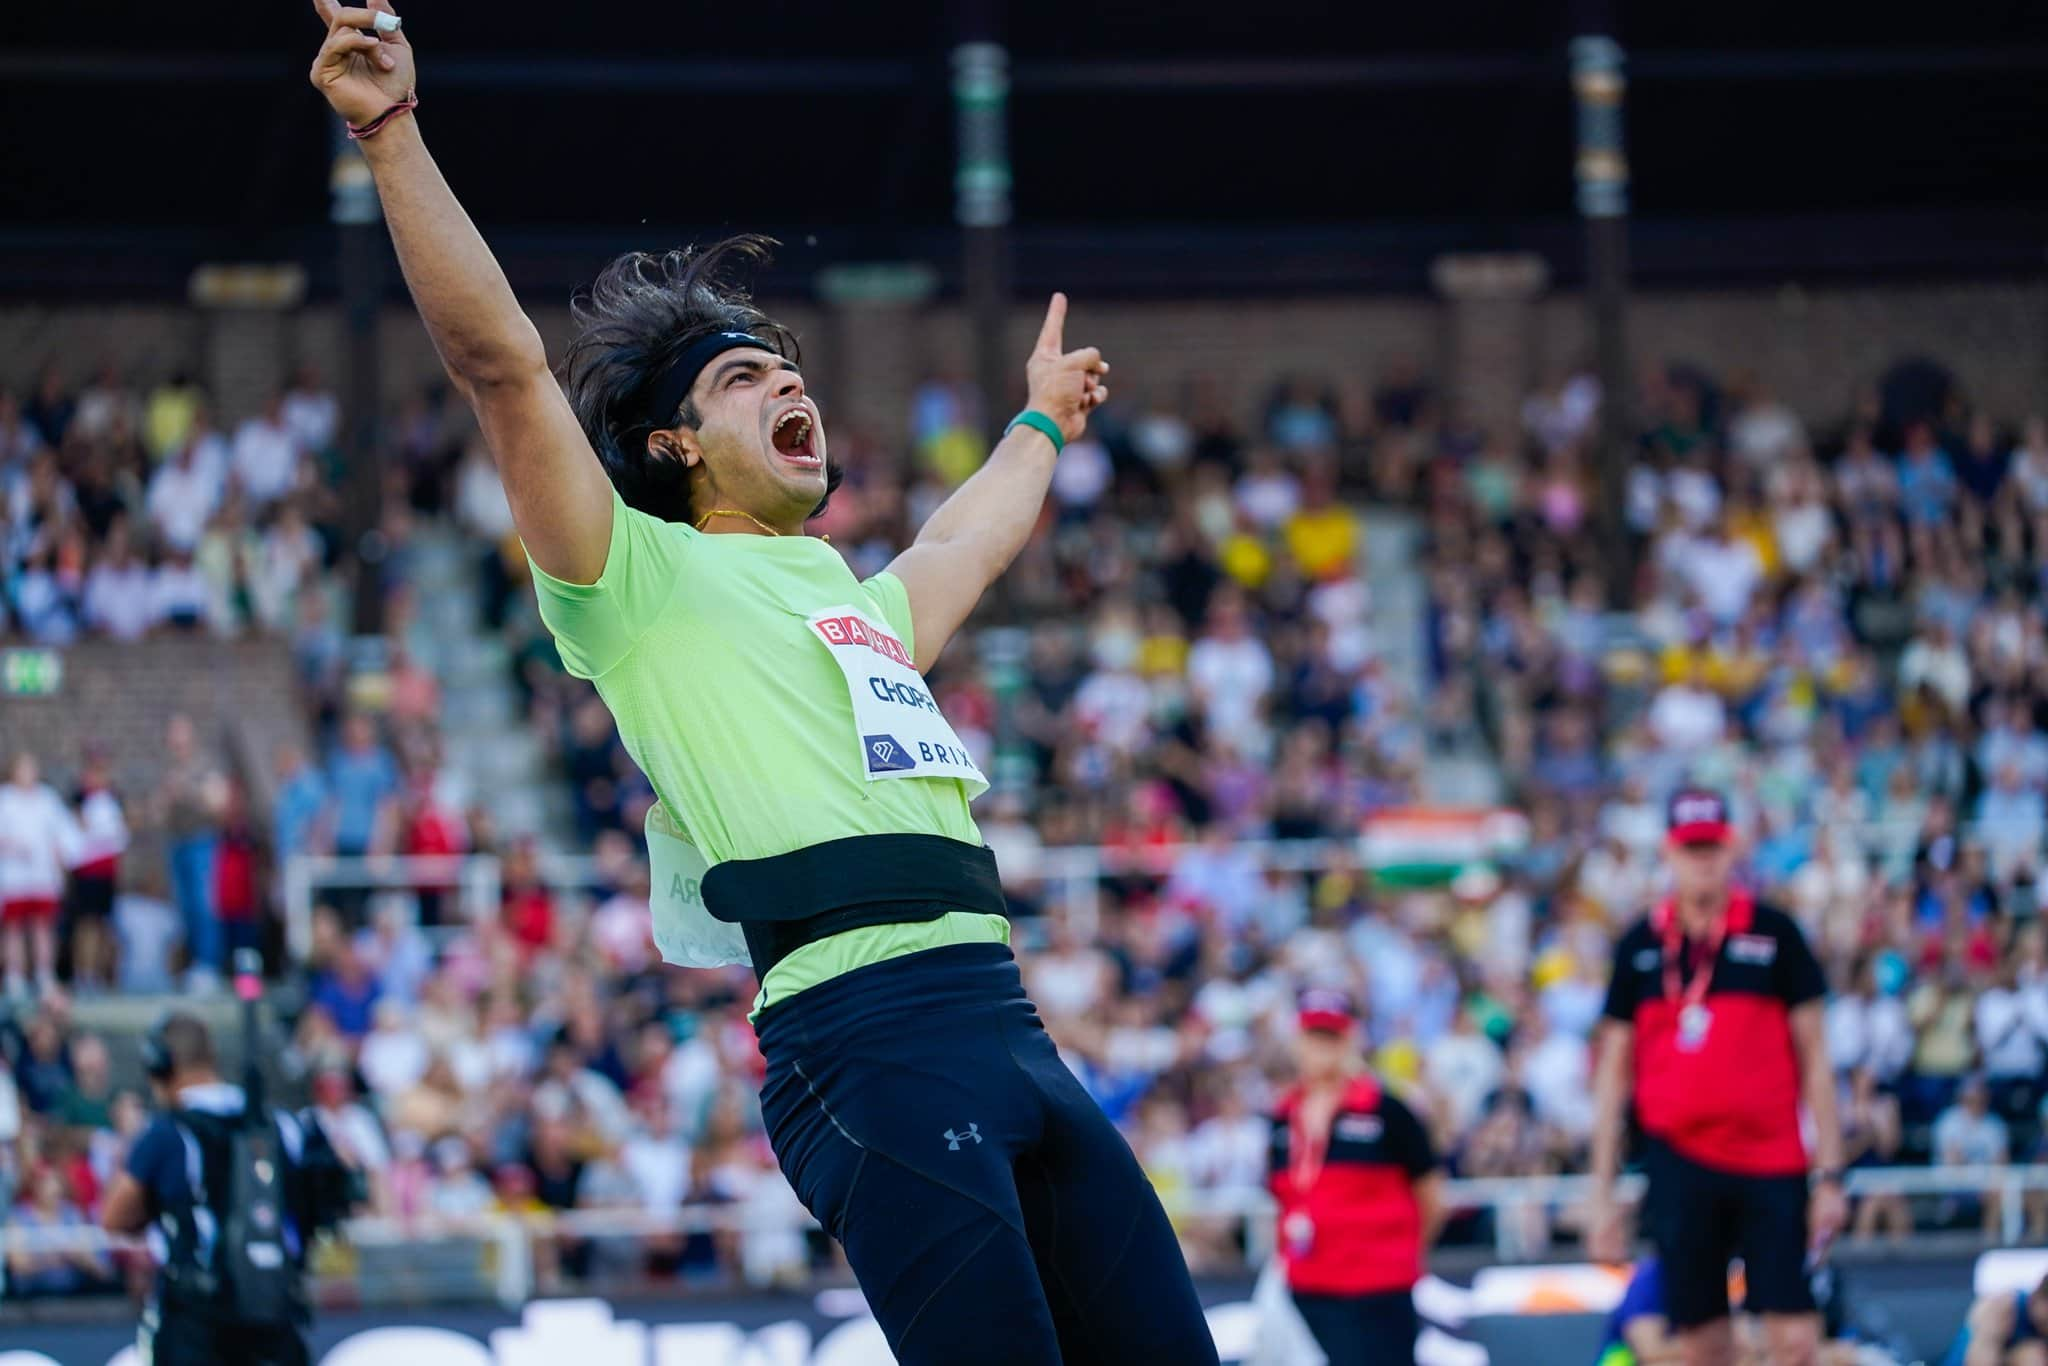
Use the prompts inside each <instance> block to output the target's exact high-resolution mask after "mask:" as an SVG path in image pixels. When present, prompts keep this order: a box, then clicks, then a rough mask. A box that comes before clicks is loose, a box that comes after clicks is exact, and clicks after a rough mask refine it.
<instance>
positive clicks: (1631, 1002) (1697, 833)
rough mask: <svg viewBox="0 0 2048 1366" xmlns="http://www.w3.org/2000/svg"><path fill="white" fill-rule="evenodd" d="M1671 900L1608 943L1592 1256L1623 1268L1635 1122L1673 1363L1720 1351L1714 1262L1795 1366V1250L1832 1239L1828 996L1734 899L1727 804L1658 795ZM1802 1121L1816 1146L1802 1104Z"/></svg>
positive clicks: (1739, 896) (1798, 1334) (1751, 910)
mask: <svg viewBox="0 0 2048 1366" xmlns="http://www.w3.org/2000/svg"><path fill="white" fill-rule="evenodd" d="M1668 826H1669V837H1668V839H1667V842H1666V846H1665V856H1666V860H1667V862H1668V864H1669V867H1670V873H1671V896H1670V898H1669V899H1668V900H1667V901H1665V902H1663V903H1662V904H1660V905H1658V906H1657V907H1656V908H1655V909H1653V910H1652V911H1651V912H1650V914H1649V915H1648V916H1646V917H1645V918H1643V919H1642V920H1639V921H1637V922H1636V923H1635V925H1634V926H1632V927H1631V928H1630V929H1629V930H1628V932H1627V933H1625V934H1623V935H1622V937H1621V939H1620V941H1619V942H1617V943H1616V945H1615V949H1614V973H1613V978H1612V980H1611V982H1610V983H1609V985H1608V989H1607V1008H1606V1019H1605V1020H1604V1021H1603V1023H1602V1024H1601V1040H1600V1063H1599V1071H1598V1075H1597V1078H1596V1081H1595V1125H1594V1130H1593V1188H1594V1191H1595V1195H1594V1202H1593V1209H1592V1220H1591V1225H1590V1233H1591V1242H1592V1249H1591V1250H1592V1252H1593V1255H1594V1256H1596V1257H1599V1258H1601V1259H1602V1260H1607V1261H1618V1260H1620V1259H1621V1257H1622V1256H1623V1255H1624V1254H1625V1251H1626V1249H1625V1248H1624V1246H1623V1241H1624V1240H1623V1236H1622V1232H1621V1224H1620V1220H1619V1216H1618V1213H1617V1210H1616V1208H1615V1204H1614V1200H1613V1196H1612V1187H1613V1182H1614V1176H1615V1173H1616V1170H1617V1168H1618V1167H1619V1165H1620V1158H1621V1140H1622V1131H1623V1117H1624V1115H1625V1114H1626V1113H1628V1112H1630V1111H1633V1114H1634V1117H1635V1122H1636V1127H1637V1128H1638V1129H1639V1130H1640V1131H1641V1134H1642V1138H1643V1144H1642V1148H1643V1164H1644V1167H1645V1169H1646V1171H1647V1172H1648V1174H1649V1179H1650V1195H1649V1203H1648V1204H1647V1206H1646V1207H1645V1214H1646V1215H1647V1225H1648V1228H1649V1231H1650V1236H1651V1239H1652V1241H1653V1242H1655V1243H1656V1245H1657V1252H1658V1257H1659V1260H1660V1262H1661V1264H1662V1266H1663V1269H1664V1287H1665V1298H1666V1301H1667V1310H1668V1314H1669V1317H1670V1319H1671V1324H1672V1327H1673V1328H1674V1329H1676V1330H1677V1334H1678V1340H1679V1346H1680V1353H1681V1360H1682V1361H1683V1362H1684V1363H1685V1364H1686V1366H1725V1363H1729V1362H1732V1361H1733V1360H1734V1359H1735V1357H1734V1352H1735V1341H1734V1336H1733V1333H1732V1331H1731V1328H1730V1324H1729V1320H1728V1264H1729V1262H1730V1260H1731V1259H1732V1258H1734V1257H1735V1256H1737V1255H1740V1256H1741V1258H1742V1262H1743V1276H1744V1281H1745V1282H1746V1286H1747V1289H1746V1292H1745V1303H1744V1307H1745V1308H1746V1309H1747V1310H1748V1311H1749V1312H1751V1313H1754V1314H1758V1315H1761V1316H1762V1318H1763V1322H1764V1332H1765V1335H1766V1336H1767V1337H1768V1338H1769V1340H1770V1358H1771V1360H1772V1361H1773V1362H1774V1363H1777V1366H1810V1363H1812V1362H1813V1361H1814V1360H1815V1359H1816V1354H1817V1352H1818V1351H1819V1340H1820V1319H1819V1316H1818V1315H1817V1314H1816V1313H1815V1311H1814V1301H1813V1294H1812V1291H1811V1289H1810V1288H1809V1285H1808V1281H1807V1275H1806V1259H1807V1254H1808V1251H1809V1249H1810V1247H1811V1246H1812V1244H1813V1243H1814V1242H1815V1241H1819V1242H1825V1241H1827V1240H1828V1239H1830V1238H1832V1237H1833V1236H1834V1234H1835V1233H1836V1232H1838V1231H1839V1230H1840V1229H1841V1227H1842V1221H1843V1214H1844V1212H1845V1209H1846V1205H1845V1202H1844V1200H1843V1194H1842V1135H1841V1129H1840V1126H1839V1125H1838V1124H1837V1122H1836V1117H1835V1079H1834V1070H1833V1068H1832V1067H1831V1066H1830V1065H1829V1062H1828V1056H1827V1048H1826V1046H1825V1044H1824V1042H1823V1040H1822V1037H1821V1010H1822V997H1823V996H1824V994H1825V993H1826V990H1827V986H1826V982H1825V981H1824V980H1823V978H1822V975H1821V969H1820V964H1819V963H1818V962H1816V961H1815V960H1814V956H1813V950H1812V949H1810V948H1808V947H1807V944H1806V939H1805V937H1804V936H1803V935H1801V934H1800V932H1799V927H1798V925H1796V924H1795V923H1794V922H1793V920H1792V918H1791V917H1790V916H1788V915H1786V914H1785V913H1784V912H1783V911H1780V910H1777V909H1775V908H1773V907H1770V906H1766V905H1762V904H1760V903H1758V902H1757V901H1756V900H1755V898H1754V897H1752V896H1751V895H1750V894H1749V893H1748V892H1746V891H1744V890H1743V889H1742V888H1740V887H1738V886H1736V885H1735V882H1734V870H1735V863H1736V850H1735V836H1734V831H1733V828H1732V826H1731V824H1730V821H1729V818H1728V805H1727V802H1726V800H1725V799H1724V798H1723V797H1722V796H1721V795H1720V794H1719V793H1717V792H1712V791H1708V790H1705V789H1699V788H1692V789H1686V790H1682V791H1680V792H1679V793H1677V794H1676V795H1675V796H1673V797H1672V799H1671V806H1670V812H1669V822H1668ZM1802 1101H1804V1102H1805V1108H1806V1110H1807V1112H1808V1113H1809V1115H1810V1116H1811V1118H1812V1121H1813V1124H1812V1130H1813V1147H1812V1149H1811V1150H1809V1149H1808V1147H1807V1143H1806V1138H1805V1136H1804V1134H1803V1133H1802V1130H1801V1124H1800V1105H1801V1102H1802Z"/></svg>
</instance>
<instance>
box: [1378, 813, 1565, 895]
mask: <svg viewBox="0 0 2048 1366" xmlns="http://www.w3.org/2000/svg"><path fill="white" fill-rule="evenodd" d="M1528 839H1529V822H1528V820H1527V819H1526V818H1525V817H1524V816H1523V815H1522V813H1521V812H1519V811H1509V810H1506V809H1504V808H1501V807H1472V806H1399V807H1392V808H1389V809H1387V810H1385V811H1381V812H1378V813H1376V814H1375V815H1373V816H1371V817H1370V818H1368V819H1367V821H1366V823H1365V836H1364V847H1365V865H1366V867H1367V868H1369V869H1370V870H1371V871H1372V874H1373V877H1374V879H1375V880H1376V881H1378V882H1380V883H1382V884H1385V885H1389V886H1396V887H1441V886H1444V885H1446V884H1448V883H1449V882H1450V880H1451V879H1452V878H1454V877H1456V876H1457V875H1458V871H1459V870H1460V869H1462V868H1467V867H1470V866H1471V865H1473V864H1476V863H1488V862H1491V861H1493V860H1496V859H1500V858H1504V857H1506V856H1507V855H1509V854H1512V853H1514V852H1516V851H1517V850H1519V849H1520V848H1521V847H1522V846H1523V845H1524V844H1526V843H1527V842H1528Z"/></svg>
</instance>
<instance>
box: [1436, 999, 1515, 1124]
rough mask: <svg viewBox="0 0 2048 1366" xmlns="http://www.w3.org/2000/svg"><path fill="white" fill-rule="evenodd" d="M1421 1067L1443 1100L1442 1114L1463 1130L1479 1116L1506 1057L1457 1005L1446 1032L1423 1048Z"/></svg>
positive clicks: (1502, 1071) (1502, 1072)
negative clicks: (1480, 1109)
mask: <svg viewBox="0 0 2048 1366" xmlns="http://www.w3.org/2000/svg"><path fill="white" fill-rule="evenodd" d="M1422 1069H1423V1072H1422V1074H1423V1077H1424V1078H1425V1079H1426V1080H1427V1081H1428V1083H1429V1088H1430V1090H1431V1091H1433V1092H1435V1093H1436V1095H1437V1096H1438V1097H1440V1098H1441V1099H1442V1101H1443V1106H1444V1115H1445V1117H1446V1118H1447V1119H1449V1121H1450V1123H1451V1126H1452V1127H1453V1128H1454V1129H1456V1130H1457V1131H1458V1132H1460V1133H1463V1132H1464V1131H1465V1130H1466V1129H1469V1128H1470V1127H1471V1126H1472V1123H1473V1121H1475V1120H1476V1119H1478V1118H1479V1108H1480V1107H1481V1106H1482V1105H1484V1104H1485V1103H1486V1098H1487V1097H1488V1096H1490V1095H1492V1094H1493V1093H1494V1092H1495V1091H1496V1090H1498V1089H1499V1088H1500V1084H1501V1081H1502V1079H1503V1078H1505V1077H1506V1076H1507V1060H1506V1059H1505V1058H1504V1057H1503V1056H1502V1055H1501V1051H1500V1045H1499V1044H1497V1043H1495V1042H1494V1041H1493V1040H1492V1039H1489V1038H1488V1037H1487V1036H1486V1034H1485V1033H1484V1032H1483V1031H1482V1030H1481V1029H1480V1028H1479V1022H1478V1021H1477V1020H1475V1019H1474V1018H1473V1017H1472V1012H1471V1010H1469V1009H1467V1008H1465V1007H1460V1008H1459V1010H1458V1014H1457V1017H1456V1018H1455V1019H1454V1020H1453V1021H1452V1022H1451V1029H1450V1032H1449V1033H1448V1034H1444V1035H1441V1036H1439V1037H1438V1038H1436V1039H1435V1040H1433V1041H1432V1042H1431V1043H1430V1045H1429V1047H1428V1048H1426V1049H1425V1050H1424V1051H1423V1054H1422Z"/></svg>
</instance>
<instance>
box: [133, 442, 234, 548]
mask: <svg viewBox="0 0 2048 1366" xmlns="http://www.w3.org/2000/svg"><path fill="white" fill-rule="evenodd" d="M220 495H221V482H220V477H219V476H218V475H217V474H216V473H215V472H214V471H213V470H210V469H208V468H207V467H205V466H204V465H201V464H200V463H199V458H198V451H197V449H196V448H195V447H194V445H193V443H191V442H187V443H185V444H184V445H183V446H181V447H179V448H178V450H177V451H176V452H175V453H174V454H173V455H172V456H171V458H170V459H168V460H166V461H165V462H164V463H163V464H162V465H161V466H160V467H158V469H157V472H156V473H155V474H154V475H153V476H151V478H150V481H149V498H148V505H149V520H150V521H151V522H152V523H153V524H154V525H155V526H156V529H157V531H158V532H159V533H161V534H162V536H163V538H164V541H165V543H166V544H169V545H174V546H176V547H177V548H178V549H180V550H192V549H194V548H195V547H197V546H198V544H199V538H200V536H201V535H202V534H204V532H205V531H206V523H207V519H208V518H210V517H212V516H213V510H214V508H215V507H217V506H219V504H220Z"/></svg>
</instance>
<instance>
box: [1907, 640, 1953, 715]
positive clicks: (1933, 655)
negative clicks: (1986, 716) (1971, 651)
mask: <svg viewBox="0 0 2048 1366" xmlns="http://www.w3.org/2000/svg"><path fill="white" fill-rule="evenodd" d="M1922 686H1925V687H1927V688H1929V689H1932V690H1933V692H1934V695H1935V696H1936V697H1938V698H1940V699H1941V701H1942V703H1943V705H1945V706H1946V707H1947V708H1948V709H1949V710H1950V711H1951V712H1956V713H1961V711H1962V709H1963V705H1964V704H1965V703H1966V702H1968V701H1969V700H1970V657H1969V656H1968V655H1967V654H1965V653H1964V652H1963V647H1962V646H1961V645H1960V644H1958V643H1957V641H1956V635H1955V632H1954V631H1952V630H1950V629H1949V626H1948V623H1947V622H1945V621H1940V620H1935V621H1931V622H1929V623H1927V625H1926V627H1925V628H1924V629H1923V630H1922V631H1921V633H1920V634H1919V635H1917V636H1915V637H1914V638H1913V643H1912V644H1910V645H1908V646H1907V647H1906V652H1905V653H1904V654H1903V655H1901V656H1899V687H1900V689H1901V690H1902V691H1905V692H1911V691H1913V690H1914V689H1915V688H1919V687H1922Z"/></svg>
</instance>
